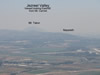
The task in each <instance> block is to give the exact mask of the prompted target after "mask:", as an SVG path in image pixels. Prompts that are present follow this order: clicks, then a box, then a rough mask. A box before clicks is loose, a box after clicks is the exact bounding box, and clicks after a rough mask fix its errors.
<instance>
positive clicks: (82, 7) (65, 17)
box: [0, 0, 100, 35]
mask: <svg viewBox="0 0 100 75" xmlns="http://www.w3.org/2000/svg"><path fill="white" fill-rule="evenodd" d="M27 4H49V5H50V6H51V10H49V11H48V12H47V13H30V12H28V11H27V10H25V9H24V7H26V6H27ZM28 21H38V22H40V24H38V25H36V24H31V25H29V24H28ZM28 27H37V28H41V29H43V30H46V31H50V32H63V31H62V29H63V28H73V29H75V31H74V32H71V33H72V34H78V35H100V0H0V29H18V30H20V29H25V28H28ZM67 33H69V32H67Z"/></svg>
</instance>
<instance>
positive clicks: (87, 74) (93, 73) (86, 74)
mask: <svg viewBox="0 0 100 75" xmlns="http://www.w3.org/2000/svg"><path fill="white" fill-rule="evenodd" d="M79 75H100V71H89V72H83V73H80V74H79Z"/></svg>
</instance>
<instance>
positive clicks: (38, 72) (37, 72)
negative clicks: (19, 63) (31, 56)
mask: <svg viewBox="0 0 100 75" xmlns="http://www.w3.org/2000/svg"><path fill="white" fill-rule="evenodd" d="M47 72H50V71H49V70H45V69H42V70H33V71H30V72H28V73H31V74H41V73H47Z"/></svg>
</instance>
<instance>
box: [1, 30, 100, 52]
mask: <svg viewBox="0 0 100 75" xmlns="http://www.w3.org/2000/svg"><path fill="white" fill-rule="evenodd" d="M1 41H8V42H5V43H8V44H12V43H11V41H15V43H13V44H14V45H16V41H27V42H26V43H21V44H20V46H24V47H58V48H59V47H61V48H67V49H70V50H74V49H87V48H92V47H99V46H100V42H99V41H100V40H99V39H90V38H83V37H79V36H75V35H70V34H65V33H53V32H39V31H35V30H28V31H27V30H23V31H17V30H0V44H2V42H1ZM3 43H4V42H3ZM5 43H4V44H5ZM17 45H19V44H17Z"/></svg>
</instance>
